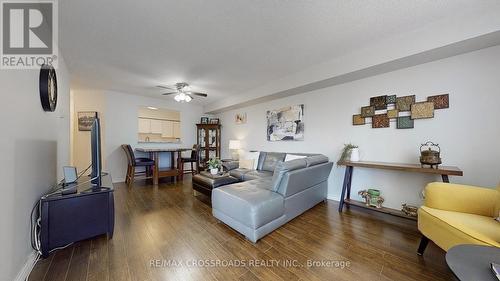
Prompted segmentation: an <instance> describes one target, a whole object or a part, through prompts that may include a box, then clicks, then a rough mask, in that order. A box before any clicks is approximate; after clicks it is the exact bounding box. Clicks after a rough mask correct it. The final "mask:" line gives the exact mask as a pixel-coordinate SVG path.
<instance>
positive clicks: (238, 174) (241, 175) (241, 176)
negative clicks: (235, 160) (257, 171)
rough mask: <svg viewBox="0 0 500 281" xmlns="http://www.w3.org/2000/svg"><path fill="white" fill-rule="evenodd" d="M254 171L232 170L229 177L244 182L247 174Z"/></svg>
mask: <svg viewBox="0 0 500 281" xmlns="http://www.w3.org/2000/svg"><path fill="white" fill-rule="evenodd" d="M251 171H252V170H249V169H245V168H238V169H234V170H231V171H229V175H230V176H231V177H235V178H237V179H238V180H240V181H242V180H244V176H245V174H246V173H249V172H251Z"/></svg>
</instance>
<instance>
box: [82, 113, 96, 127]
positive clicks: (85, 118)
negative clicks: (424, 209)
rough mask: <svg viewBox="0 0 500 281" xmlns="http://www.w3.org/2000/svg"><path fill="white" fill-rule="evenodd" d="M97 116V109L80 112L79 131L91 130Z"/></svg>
mask: <svg viewBox="0 0 500 281" xmlns="http://www.w3.org/2000/svg"><path fill="white" fill-rule="evenodd" d="M96 116H97V112H95V111H80V112H78V131H90V130H91V129H92V124H93V123H94V119H95V118H96Z"/></svg>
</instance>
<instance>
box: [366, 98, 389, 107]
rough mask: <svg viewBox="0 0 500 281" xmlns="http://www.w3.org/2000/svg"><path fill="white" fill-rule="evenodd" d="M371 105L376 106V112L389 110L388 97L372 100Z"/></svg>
mask: <svg viewBox="0 0 500 281" xmlns="http://www.w3.org/2000/svg"><path fill="white" fill-rule="evenodd" d="M370 105H371V106H374V107H375V110H382V109H387V96H378V97H373V98H370Z"/></svg>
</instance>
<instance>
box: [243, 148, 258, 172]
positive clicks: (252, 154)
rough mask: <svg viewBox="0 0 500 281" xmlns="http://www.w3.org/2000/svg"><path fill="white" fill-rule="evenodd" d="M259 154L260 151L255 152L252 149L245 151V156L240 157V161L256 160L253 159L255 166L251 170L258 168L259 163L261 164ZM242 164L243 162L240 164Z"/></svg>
mask: <svg viewBox="0 0 500 281" xmlns="http://www.w3.org/2000/svg"><path fill="white" fill-rule="evenodd" d="M259 155H260V152H258V151H255V152H250V151H245V152H244V153H243V156H241V157H240V161H241V160H242V159H243V160H254V161H253V167H252V168H251V169H250V170H257V165H258V164H259ZM240 166H241V164H240Z"/></svg>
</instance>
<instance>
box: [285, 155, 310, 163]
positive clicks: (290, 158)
mask: <svg viewBox="0 0 500 281" xmlns="http://www.w3.org/2000/svg"><path fill="white" fill-rule="evenodd" d="M306 157H307V156H305V155H295V154H287V155H286V156H285V162H288V161H292V160H295V159H302V158H306Z"/></svg>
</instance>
